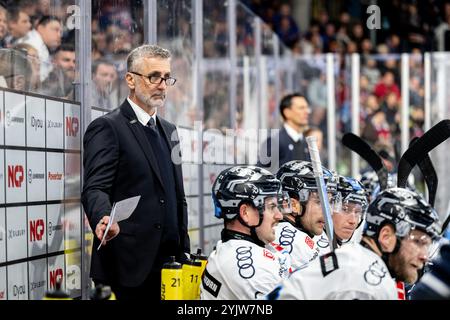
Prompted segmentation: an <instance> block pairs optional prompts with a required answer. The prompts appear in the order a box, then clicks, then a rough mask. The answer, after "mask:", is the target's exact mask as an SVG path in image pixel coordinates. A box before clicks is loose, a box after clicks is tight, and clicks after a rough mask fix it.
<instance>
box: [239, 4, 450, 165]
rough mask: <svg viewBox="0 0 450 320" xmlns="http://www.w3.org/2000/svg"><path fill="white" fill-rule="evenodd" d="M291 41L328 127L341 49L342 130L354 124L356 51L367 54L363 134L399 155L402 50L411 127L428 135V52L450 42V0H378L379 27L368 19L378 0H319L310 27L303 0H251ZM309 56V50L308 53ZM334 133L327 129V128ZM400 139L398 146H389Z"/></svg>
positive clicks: (320, 120) (304, 84)
mask: <svg viewBox="0 0 450 320" xmlns="http://www.w3.org/2000/svg"><path fill="white" fill-rule="evenodd" d="M243 2H244V3H245V4H246V5H247V6H248V7H249V8H250V9H252V10H253V11H254V12H255V13H257V14H258V15H259V16H260V17H261V18H262V19H263V20H264V21H265V22H266V23H267V25H268V26H270V28H271V29H272V30H273V31H274V32H276V33H277V35H278V36H279V38H280V39H281V41H282V43H283V45H285V46H287V47H289V48H290V49H291V50H292V52H293V53H294V55H297V56H298V60H297V67H296V70H300V71H301V72H299V74H297V75H295V78H296V79H295V81H294V86H295V87H296V90H299V89H300V91H301V92H303V93H304V94H305V95H306V96H307V97H308V100H309V102H310V104H311V107H312V114H311V124H312V125H314V126H318V127H320V128H321V129H322V130H324V131H325V130H326V105H327V92H326V81H325V65H324V61H325V59H324V55H323V54H325V53H335V54H336V55H337V56H338V57H339V60H338V61H339V68H338V70H337V78H336V91H337V92H336V102H337V109H338V112H339V114H338V119H339V123H338V131H339V132H346V131H350V130H351V127H350V126H351V113H350V88H351V87H350V83H351V73H350V59H349V55H350V54H352V53H359V54H360V57H361V74H360V75H361V76H360V103H361V115H360V125H361V136H362V137H363V138H364V139H366V140H367V141H368V142H369V143H371V144H372V145H374V146H377V148H379V149H382V150H385V149H388V152H389V154H390V155H391V156H394V155H395V153H398V149H399V143H400V105H401V101H402V100H401V91H400V88H401V71H400V67H401V66H400V64H401V60H400V54H401V53H403V52H408V53H412V54H413V55H412V56H411V60H410V79H409V83H408V84H407V85H408V86H409V95H410V101H409V105H410V131H411V132H410V134H411V136H412V137H413V136H416V135H420V134H421V133H422V132H423V123H424V111H423V103H424V83H423V81H424V70H423V62H422V61H423V60H422V56H421V54H423V53H424V52H429V51H447V50H450V1H447V0H424V1H416V0H408V1H398V0H393V1H378V2H377V5H378V6H379V8H380V11H379V12H380V16H379V17H378V18H379V19H380V21H379V22H380V26H381V29H379V30H375V31H371V30H370V29H369V28H368V27H367V26H366V21H367V19H368V18H369V16H370V14H371V13H367V7H368V6H369V5H370V4H372V3H371V2H370V1H366V2H363V1H354V0H348V1H321V0H312V1H311V7H310V10H311V16H310V17H311V19H310V23H309V25H308V26H307V28H306V29H304V30H302V29H301V28H300V26H299V24H297V22H296V20H295V19H294V15H293V9H294V6H295V5H296V3H295V1H280V0H278V1H266V0H244V1H243ZM305 57H306V58H305ZM325 140H326V136H325ZM392 145H394V146H396V148H392V147H388V146H392Z"/></svg>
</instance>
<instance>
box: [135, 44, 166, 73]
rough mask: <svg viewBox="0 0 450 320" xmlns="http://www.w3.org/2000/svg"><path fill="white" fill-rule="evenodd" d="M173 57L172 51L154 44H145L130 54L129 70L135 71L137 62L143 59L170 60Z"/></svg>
mask: <svg viewBox="0 0 450 320" xmlns="http://www.w3.org/2000/svg"><path fill="white" fill-rule="evenodd" d="M171 56H172V55H171V53H170V51H169V50H167V49H164V48H161V47H159V46H157V45H153V44H145V45H142V46H140V47H137V48H136V49H134V50H133V51H131V52H130V54H129V55H128V57H127V70H128V71H135V70H134V68H135V67H136V62H137V61H138V60H141V59H142V58H160V59H170V57H171Z"/></svg>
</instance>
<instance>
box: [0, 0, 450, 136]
mask: <svg viewBox="0 0 450 320" xmlns="http://www.w3.org/2000/svg"><path fill="white" fill-rule="evenodd" d="M355 3H356V4H359V6H358V5H356V6H355ZM361 3H362V2H361V1H351V0H347V1H333V2H331V1H321V0H312V1H311V4H312V6H311V8H310V9H311V21H310V24H309V26H308V27H307V28H306V29H304V30H302V29H301V28H300V26H299V25H298V24H297V22H296V20H295V19H294V15H293V5H295V2H294V1H280V0H275V1H267V0H243V1H240V2H238V6H237V9H236V17H237V21H236V40H237V55H238V65H242V64H243V60H242V59H240V57H244V56H246V55H248V56H252V55H254V45H255V30H254V15H253V13H251V11H250V9H251V10H253V12H255V13H256V14H258V15H259V16H261V17H262V19H263V20H264V21H265V22H266V23H265V24H263V25H262V40H263V43H262V45H263V53H267V54H270V53H271V52H270V50H269V49H267V50H265V49H266V47H267V48H269V47H270V44H271V43H272V42H271V41H272V40H273V36H272V34H273V33H272V32H276V34H278V36H279V37H280V39H281V40H282V42H283V43H284V45H285V46H287V47H289V48H291V50H292V52H293V53H294V55H295V56H296V57H298V59H297V60H296V63H297V65H296V66H295V70H296V72H295V73H294V82H293V84H294V86H295V89H296V91H301V92H303V93H304V94H305V95H306V96H307V98H308V99H309V101H310V104H311V107H312V110H313V112H312V115H311V124H312V125H313V126H317V127H319V128H322V129H323V130H324V131H325V130H326V108H327V91H326V79H325V59H324V56H323V55H322V54H324V53H328V52H333V53H336V54H338V55H339V56H340V59H339V61H340V66H339V67H340V68H339V70H338V72H337V75H338V76H337V81H336V86H337V95H336V96H337V98H336V99H337V108H338V110H339V117H338V118H339V119H340V123H339V124H338V125H339V127H338V128H339V129H340V130H341V132H343V131H345V130H348V129H349V126H350V120H351V119H350V118H351V117H350V111H349V110H350V103H349V100H350V86H349V84H350V73H349V63H348V62H349V59H348V58H346V57H348V54H351V53H355V52H358V53H360V54H361V57H362V59H361V78H360V86H361V110H362V111H361V119H360V120H361V127H362V132H361V133H362V135H363V136H364V137H365V138H366V139H367V140H368V141H370V142H373V143H380V141H381V142H383V143H389V142H391V141H394V142H395V141H396V139H397V138H398V135H399V116H398V110H399V105H400V102H401V96H400V76H401V74H400V59H399V53H401V52H405V51H407V52H412V53H417V54H418V55H419V54H421V53H423V52H424V51H425V50H430V49H446V48H447V42H448V41H446V40H447V38H448V37H447V34H448V33H449V32H447V30H449V29H450V27H449V22H450V3H448V2H447V1H444V0H426V1H412V0H411V1H396V0H393V1H390V2H386V3H385V2H383V4H382V5H381V4H380V7H381V26H382V29H381V30H377V32H376V36H377V37H376V42H375V43H374V42H373V39H371V38H370V36H371V34H370V30H368V29H367V28H366V25H365V21H366V19H367V17H368V14H367V13H366V11H365V10H366V7H367V5H366V6H364V5H361ZM131 4H132V5H130V2H129V1H125V0H102V1H100V0H93V1H92V80H93V85H94V88H95V90H93V92H92V102H93V105H95V106H98V107H103V108H106V109H112V108H114V107H116V106H117V105H118V104H119V103H120V101H121V100H122V99H123V98H124V96H123V95H124V93H125V92H126V88H124V87H123V86H124V83H123V81H120V79H122V78H123V77H124V75H125V72H126V65H125V57H126V55H127V54H128V53H129V51H130V50H131V49H132V48H134V47H136V46H137V45H139V44H141V43H142V42H143V28H144V27H143V20H144V17H143V14H144V12H143V4H142V2H141V1H134V2H132V3H131ZM71 5H73V0H57V1H53V2H52V1H50V0H14V1H13V0H0V47H1V48H3V49H2V50H13V52H12V53H11V52H10V53H9V54H10V55H11V54H12V55H22V56H23V57H25V58H26V59H25V62H24V63H26V61H28V64H29V66H25V67H22V68H18V67H16V69H15V70H19V69H20V70H23V71H24V72H25V71H26V72H29V74H26V75H24V77H23V78H22V80H23V81H15V80H16V79H9V78H8V77H9V76H10V73H8V72H13V71H14V70H8V67H7V66H0V71H1V70H4V71H3V74H0V75H2V76H3V78H2V79H0V85H1V84H4V85H8V86H9V87H11V88H15V89H20V90H29V91H33V92H37V93H43V94H48V95H52V96H56V97H61V98H68V99H74V98H75V94H74V89H75V88H76V86H75V85H74V83H76V82H77V77H78V75H77V71H76V66H75V61H76V59H75V50H74V46H75V31H74V30H73V28H70V24H69V23H68V20H69V19H70V18H71V15H72V14H73V11H70V10H68V8H69V6H71ZM191 5H192V2H191V1H190V0H183V1H176V2H171V1H161V3H160V2H159V1H158V12H159V14H158V41H164V39H169V40H170V43H168V45H169V46H170V47H171V48H173V51H174V53H175V59H174V63H175V64H176V65H177V66H178V68H179V69H180V70H186V72H187V73H189V66H192V64H193V60H192V59H193V53H192V52H193V50H194V48H193V43H192V41H193V38H194V35H193V31H192V23H191V20H192V16H191V15H192V8H190V7H191ZM203 18H204V19H203V56H204V58H206V60H207V61H208V63H209V64H208V68H210V69H208V70H210V71H209V72H206V73H205V75H204V88H203V110H204V112H203V115H202V117H203V120H204V123H205V125H206V127H208V128H209V127H213V128H221V127H229V126H230V115H229V113H230V108H229V102H228V100H229V92H230V87H231V86H232V85H235V86H237V92H236V94H237V96H236V99H237V109H236V121H237V125H238V126H240V125H242V122H243V121H244V120H243V119H245V117H246V116H247V115H244V114H243V112H244V107H243V105H244V92H243V90H242V85H243V76H242V74H241V73H238V75H237V76H238V79H237V80H238V82H237V84H236V83H234V84H233V83H229V81H228V79H229V73H228V71H227V68H226V67H224V66H221V59H222V58H227V57H228V56H229V34H228V30H229V26H228V20H227V3H226V1H223V2H222V1H219V2H212V1H204V2H203ZM272 30H273V31H272ZM4 56H6V55H5V54H4ZM23 60H24V59H22V60H20V59H16V60H15V64H16V65H17V64H19V62H20V61H23ZM410 63H411V78H410V84H409V86H410V103H411V128H412V129H411V130H412V131H411V132H412V133H413V134H420V132H421V131H420V130H421V123H423V95H424V94H423V78H424V77H423V67H422V63H421V62H420V59H411V62H410ZM2 64H3V63H2ZM9 69H11V68H9ZM27 70H29V71H27ZM268 72H270V70H268ZM251 75H252V78H251V79H250V81H251V82H252V83H256V82H257V81H258V79H256V78H255V74H254V73H252V74H251ZM184 76H185V77H187V76H188V74H185V75H184ZM191 80H192V79H191ZM177 85H178V84H177ZM192 86H193V84H192V81H189V79H186V81H180V82H179V85H178V87H179V88H175V89H174V90H178V89H180V90H181V91H182V92H181V91H180V92H175V94H174V95H173V96H174V97H176V99H179V101H176V102H174V106H176V107H175V109H174V110H176V112H175V113H174V116H179V117H180V118H186V117H185V115H184V114H182V110H180V109H179V108H180V107H179V105H183V108H184V107H185V106H187V105H188V104H189V103H190V101H191V100H192V99H191V98H192V97H191V92H192V91H193V90H192ZM283 86H284V83H282V87H281V90H283ZM273 89H274V88H271V87H269V88H268V90H267V93H268V95H269V96H268V99H269V100H270V101H269V102H268V107H269V109H270V110H269V111H268V112H269V113H273V114H275V113H276V109H277V108H276V105H277V102H276V101H274V97H275V95H274V94H273ZM252 99H253V100H252V101H256V100H255V98H254V97H253V96H252ZM188 107H189V108H190V109H195V106H188ZM191 113H192V112H191ZM192 114H194V113H192ZM250 116H251V115H250ZM195 117H196V116H195V115H194V116H193V118H195ZM196 119H198V117H196ZM172 120H175V119H172ZM269 121H271V119H269ZM272 124H273V123H272ZM274 126H276V124H275V125H274ZM387 128H388V129H389V130H387ZM325 144H326V135H325Z"/></svg>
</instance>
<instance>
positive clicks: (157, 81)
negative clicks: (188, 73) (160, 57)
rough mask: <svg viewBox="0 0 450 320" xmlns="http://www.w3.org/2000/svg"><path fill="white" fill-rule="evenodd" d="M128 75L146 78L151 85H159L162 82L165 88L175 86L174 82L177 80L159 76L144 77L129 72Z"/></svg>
mask: <svg viewBox="0 0 450 320" xmlns="http://www.w3.org/2000/svg"><path fill="white" fill-rule="evenodd" d="M129 72H130V73H133V74H135V75H138V76H141V77H144V78H147V79H148V81H150V83H153V84H158V85H159V84H161V83H162V82H163V81H164V82H165V83H166V86H173V85H174V84H175V82H177V79H175V78H171V77H167V78H163V77H160V76H146V75H143V74H140V73H137V72H133V71H129Z"/></svg>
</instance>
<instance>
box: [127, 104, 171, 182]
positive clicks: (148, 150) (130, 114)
mask: <svg viewBox="0 0 450 320" xmlns="http://www.w3.org/2000/svg"><path fill="white" fill-rule="evenodd" d="M120 108H121V111H122V114H123V115H124V116H125V118H127V125H128V127H129V128H130V129H131V132H133V134H134V136H135V138H136V140H137V141H138V143H139V145H140V146H141V149H142V151H143V152H144V155H145V157H146V158H147V160H148V162H149V163H150V167H151V168H152V169H153V172H155V175H156V177H157V178H158V180H159V183H160V184H161V186H162V187H163V188H164V184H163V182H162V179H161V173H160V170H159V167H158V162H157V160H156V156H155V153H154V152H153V149H152V147H151V145H150V143H149V142H148V139H147V137H146V136H145V132H144V128H143V127H142V124H141V123H140V122H139V121H138V120H137V118H136V114H135V113H134V111H133V109H132V108H131V106H130V104H129V103H128V101H126V100H125V102H124V103H123V104H122V106H121V107H120Z"/></svg>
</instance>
